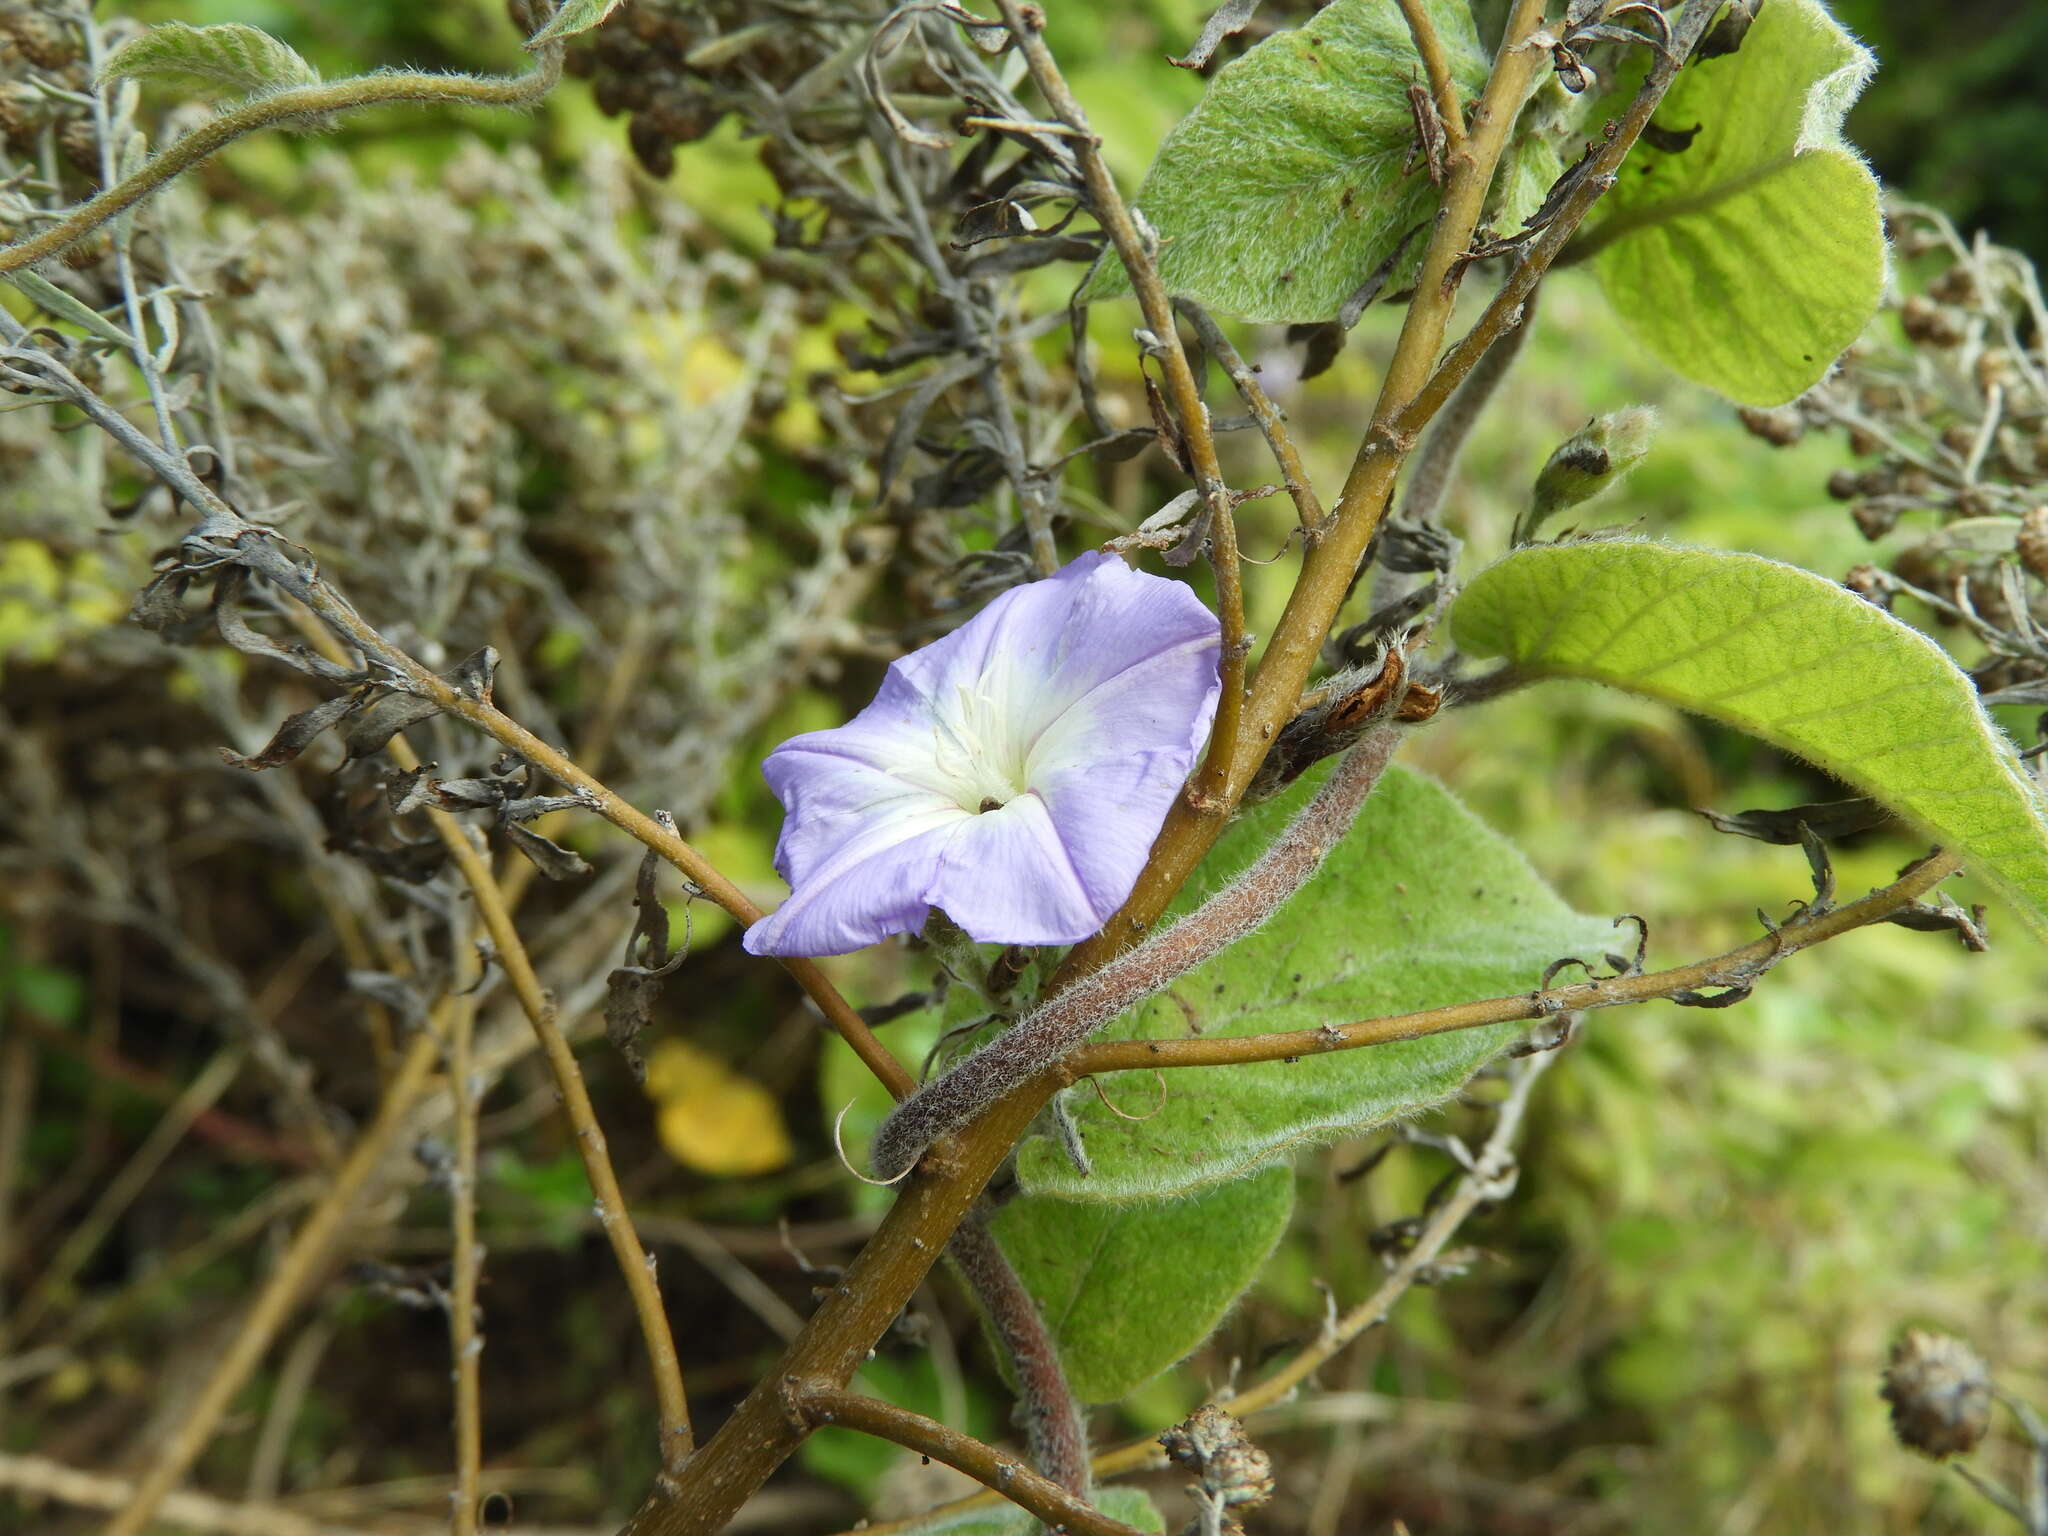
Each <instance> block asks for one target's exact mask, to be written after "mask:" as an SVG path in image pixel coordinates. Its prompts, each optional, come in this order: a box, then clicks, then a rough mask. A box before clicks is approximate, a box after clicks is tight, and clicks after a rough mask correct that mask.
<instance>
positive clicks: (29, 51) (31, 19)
mask: <svg viewBox="0 0 2048 1536" xmlns="http://www.w3.org/2000/svg"><path fill="white" fill-rule="evenodd" d="M0 31H4V32H5V33H6V34H7V35H8V36H9V37H10V38H12V39H13V41H14V45H15V47H16V48H18V49H20V50H21V56H22V57H23V58H25V59H27V60H28V61H29V63H31V64H33V65H35V67H36V68H38V69H62V68H64V67H65V66H66V65H68V64H74V63H76V62H77V61H78V57H79V55H80V54H81V53H83V52H84V51H85V50H84V47H83V45H82V44H81V43H80V41H79V37H78V34H77V33H76V32H74V31H73V30H72V29H71V28H70V27H68V26H66V25H65V24H64V23H63V22H62V21H61V20H59V19H58V18H57V17H55V16H52V15H49V14H47V13H46V12H43V11H11V12H7V13H5V14H0Z"/></svg>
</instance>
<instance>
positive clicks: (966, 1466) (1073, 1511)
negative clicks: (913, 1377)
mask: <svg viewBox="0 0 2048 1536" xmlns="http://www.w3.org/2000/svg"><path fill="white" fill-rule="evenodd" d="M783 1391H784V1395H785V1397H786V1400H787V1402H788V1404H789V1409H790V1412H791V1413H793V1414H795V1415H796V1416H797V1417H798V1418H800V1419H801V1420H802V1421H803V1422H804V1424H805V1425H807V1426H810V1427H816V1426H818V1425H823V1424H830V1425H833V1426H835V1427H836V1428H839V1429H855V1430H859V1431H860V1432H861V1433H862V1434H868V1435H874V1436H877V1437H879V1438H880V1439H883V1440H893V1441H894V1442H895V1443H896V1444H898V1445H901V1446H905V1447H908V1448H909V1449H910V1450H913V1451H916V1452H917V1453H918V1454H919V1455H920V1456H926V1457H929V1458H930V1459H931V1460H933V1461H943V1462H944V1463H945V1464H946V1465H947V1466H949V1467H954V1468H957V1469H958V1470H959V1471H962V1472H965V1473H966V1474H967V1475H968V1476H969V1477H971V1478H973V1479H975V1480H976V1481H977V1482H980V1483H985V1484H986V1485H987V1486H988V1487H990V1488H992V1489H994V1490H995V1491H996V1492H997V1493H999V1494H1001V1495H1002V1496H1003V1497H1004V1498H1006V1499H1008V1500H1009V1501H1010V1502H1011V1503H1013V1504H1015V1505H1017V1506H1018V1507H1019V1508H1022V1509H1027V1510H1029V1511H1030V1512H1031V1513H1032V1514H1034V1515H1036V1516H1038V1518H1039V1519H1041V1520H1043V1521H1044V1522H1045V1523H1046V1524H1047V1525H1048V1526H1050V1527H1052V1528H1053V1529H1054V1530H1059V1531H1067V1532H1071V1533H1072V1536H1139V1532H1138V1529H1137V1527H1136V1526H1131V1525H1125V1524H1124V1523H1123V1522H1122V1521H1121V1520H1112V1519H1110V1517H1109V1516H1107V1515H1105V1514H1103V1513H1102V1511H1100V1510H1098V1509H1096V1508H1094V1507H1093V1506H1092V1505H1090V1504H1089V1503H1088V1502H1087V1501H1086V1500H1085V1499H1083V1498H1081V1497H1080V1496H1079V1495H1077V1494H1074V1493H1070V1492H1068V1491H1067V1490H1066V1489H1065V1488H1062V1487H1061V1486H1060V1485H1059V1484H1058V1483H1055V1482H1053V1481H1052V1480H1051V1479H1050V1478H1045V1477H1040V1476H1039V1475H1038V1474H1037V1473H1036V1472H1033V1471H1032V1470H1031V1469H1030V1468H1029V1467H1027V1466H1025V1465H1024V1463H1022V1462H1021V1461H1018V1460H1016V1459H1015V1458H1013V1457H1010V1456H1006V1455H1004V1454H1003V1452H1001V1451H999V1450H997V1449H996V1448H995V1447H994V1446H991V1445H986V1444H984V1443H983V1442H982V1441H979V1440H977V1439H975V1438H974V1437H973V1436H972V1435H966V1434H962V1433H961V1432H960V1431H959V1430H957V1429H948V1428H947V1427H946V1426H945V1425H943V1424H941V1423H939V1422H937V1421H936V1420H934V1419H928V1418H926V1417H924V1415H922V1414H917V1413H912V1412H911V1411H910V1410H909V1409H907V1408H898V1407H897V1406H896V1405H895V1404H894V1403H885V1402H883V1401H881V1400H880V1399H879V1398H873V1397H863V1396H862V1395H861V1394H860V1393H858V1392H849V1391H846V1390H845V1389H844V1388H841V1387H835V1386H832V1385H831V1384H829V1383H826V1382H811V1381H789V1382H786V1383H785V1384H784V1388H783Z"/></svg>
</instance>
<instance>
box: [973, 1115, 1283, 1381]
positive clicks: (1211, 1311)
mask: <svg viewBox="0 0 2048 1536" xmlns="http://www.w3.org/2000/svg"><path fill="white" fill-rule="evenodd" d="M1125 1081H1126V1082H1129V1081H1134V1079H1128V1078H1127V1079H1125ZM1138 1112H1142V1110H1141V1111H1138ZM1293 1210H1294V1171H1293V1170H1292V1169H1291V1168H1289V1167H1287V1166H1285V1165H1284V1164H1282V1165H1279V1166H1276V1167H1271V1168H1261V1169H1260V1170H1259V1171H1258V1172H1257V1173H1255V1174H1253V1175H1252V1176H1251V1177H1250V1178H1247V1179H1233V1180H1231V1181H1230V1182H1229V1183H1228V1184H1221V1185H1218V1186H1217V1187H1216V1188H1214V1189H1208V1190H1204V1191H1202V1192H1201V1193H1200V1194H1198V1195H1196V1196H1194V1197H1193V1198H1192V1199H1187V1200H1154V1201H1148V1202H1146V1203H1145V1204H1143V1205H1124V1206H1114V1205H1104V1204H1102V1203H1101V1202H1100V1201H1091V1202H1088V1203H1085V1204H1084V1203H1082V1202H1080V1201H1075V1200H1055V1199H1052V1198H1050V1197H1048V1196H1044V1195H1026V1196H1025V1197H1024V1198H1023V1199H1021V1200H1013V1201H1011V1202H1010V1204H1008V1205H1006V1206H1005V1207H1003V1211H1002V1214H1001V1215H1000V1216H999V1217H997V1218H996V1221H995V1233H996V1236H997V1238H998V1239H999V1240H1000V1241H1001V1243H1002V1245H1003V1252H1004V1253H1005V1254H1007V1255H1008V1256H1009V1259H1010V1262H1011V1263H1012V1264H1013V1265H1015V1266H1016V1269H1017V1273H1018V1274H1019V1275H1020V1276H1021V1277H1022V1278H1023V1281H1024V1285H1025V1288H1026V1289H1028V1290H1029V1291H1030V1292H1031V1294H1032V1296H1033V1297H1034V1298H1035V1299H1036V1300H1037V1302H1038V1310H1039V1312H1040V1313H1041V1314H1042V1315H1043V1316H1044V1318H1045V1323H1046V1326H1047V1327H1048V1328H1050V1329H1051V1330H1052V1335H1053V1338H1054V1339H1055V1340H1056V1341H1057V1342H1058V1344H1059V1351H1060V1363H1061V1364H1062V1365H1063V1366H1065V1367H1066V1372H1067V1382H1068V1384H1069V1385H1070V1386H1071V1387H1072V1388H1073V1389H1074V1395H1075V1396H1076V1397H1078V1398H1080V1399H1081V1401H1082V1402H1084V1403H1113V1402H1116V1401H1117V1400H1118V1399H1119V1398H1122V1397H1124V1396H1125V1395H1127V1394H1128V1393H1130V1392H1132V1391H1134V1390H1135V1389H1136V1388H1138V1387H1139V1386H1141V1385H1143V1384H1144V1383H1145V1382H1147V1381H1150V1380H1151V1379H1152V1378H1153V1377H1154V1376H1157V1375H1158V1374H1159V1373H1160V1372H1161V1371H1163V1370H1165V1369H1166V1368H1167V1367H1168V1366H1170V1365H1173V1364H1174V1363H1175V1362H1177V1361H1179V1360H1182V1359H1185V1358H1186V1357H1187V1355H1188V1354H1189V1353H1190V1352H1191V1351H1193V1349H1194V1348H1195V1346H1196V1345H1198V1344H1200V1343H1201V1342H1202V1340H1204V1339H1206V1338H1207V1337H1208V1336H1209V1335H1210V1334H1211V1333H1212V1332H1214V1331H1215V1328H1216V1325H1217V1324H1218V1323H1219V1322H1221V1321H1222V1320H1223V1314H1224V1313H1225V1312H1227V1311H1228V1310H1229V1309H1230V1307H1231V1305H1232V1304H1233V1303H1234V1302H1236V1300H1237V1298H1238V1297H1239V1296H1241V1295H1243V1294H1244V1292H1245V1290H1246V1289H1247V1288H1248V1287H1249V1286H1250V1285H1251V1283H1252V1281H1253V1280H1255V1279H1257V1278H1258V1274H1259V1271H1260V1270H1261V1269H1262V1268H1264V1267H1265V1263H1266V1260H1267V1258H1268V1257H1269V1256H1271V1254H1272V1252H1273V1248H1274V1246H1275V1245H1276V1244H1277V1243H1278V1242H1279V1241H1280V1236H1281V1234H1282V1233H1284V1232H1285V1231H1286V1230H1287V1218H1288V1216H1289V1215H1291V1214H1292V1213H1293ZM1139 1298H1142V1299H1143V1304H1142V1305H1140V1304H1137V1302H1138V1299H1139Z"/></svg>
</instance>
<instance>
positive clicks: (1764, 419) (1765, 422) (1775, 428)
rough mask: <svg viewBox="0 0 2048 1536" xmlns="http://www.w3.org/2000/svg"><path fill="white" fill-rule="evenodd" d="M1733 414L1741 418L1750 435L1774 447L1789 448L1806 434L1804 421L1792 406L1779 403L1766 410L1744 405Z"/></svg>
mask: <svg viewBox="0 0 2048 1536" xmlns="http://www.w3.org/2000/svg"><path fill="white" fill-rule="evenodd" d="M1735 414H1736V415H1737V416H1739V417H1741V418H1742V424H1743V426H1744V427H1746V428H1748V429H1749V433H1750V435H1751V436H1752V437H1760V438H1762V439H1763V440H1764V441H1765V442H1767V443H1770V444H1772V445H1774V446H1775V447H1779V448H1789V447H1790V446H1791V445H1792V444H1794V443H1796V442H1798V441H1799V439H1800V438H1802V437H1804V436H1805V435H1806V422H1805V420H1804V419H1803V418H1801V416H1800V414H1799V412H1798V410H1797V409H1796V408H1795V407H1793V406H1789V405H1781V406H1779V407H1778V408H1777V409H1776V410H1768V411H1766V410H1758V409H1757V408H1756V407H1754V406H1747V405H1746V406H1744V407H1743V408H1742V409H1741V410H1739V411H1737V412H1736V413H1735Z"/></svg>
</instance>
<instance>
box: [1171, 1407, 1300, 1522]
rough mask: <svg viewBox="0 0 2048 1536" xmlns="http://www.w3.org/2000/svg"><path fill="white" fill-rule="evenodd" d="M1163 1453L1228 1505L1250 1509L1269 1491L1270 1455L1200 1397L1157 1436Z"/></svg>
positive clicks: (1271, 1494) (1271, 1461) (1266, 1496)
mask: <svg viewBox="0 0 2048 1536" xmlns="http://www.w3.org/2000/svg"><path fill="white" fill-rule="evenodd" d="M1159 1443H1160V1445H1161V1446H1162V1447H1164V1448H1165V1451H1166V1454H1167V1456H1168V1457H1169V1458H1170V1459H1171V1460H1172V1461H1173V1462H1174V1463H1175V1464H1177V1465H1179V1466H1183V1467H1186V1468H1187V1469H1188V1470H1189V1471H1191V1472H1193V1473H1195V1474H1196V1475H1197V1476H1199V1477H1200V1478H1201V1479H1202V1487H1203V1488H1204V1489H1206V1490H1207V1491H1208V1492H1209V1493H1210V1494H1212V1495H1214V1496H1215V1498H1216V1499H1217V1501H1218V1502H1220V1503H1222V1504H1223V1505H1225V1506H1227V1507H1234V1508H1239V1509H1251V1508H1255V1507H1257V1506H1258V1505H1260V1504H1263V1503H1265V1502H1266V1500H1268V1499H1270V1498H1271V1497H1272V1496H1273V1459H1272V1458H1271V1457H1270V1456H1268V1455H1267V1454H1266V1453H1265V1452H1264V1451H1262V1450H1260V1449H1259V1448H1258V1447H1257V1446H1255V1445H1253V1444H1252V1442H1251V1439H1250V1437H1249V1436H1247V1435H1246V1434H1245V1432H1244V1426H1243V1425H1242V1424H1240V1423H1239V1422H1238V1421H1237V1420H1236V1419H1234V1418H1232V1417H1231V1416H1230V1415H1229V1414H1227V1413H1225V1412H1224V1411H1223V1410H1222V1409H1221V1408H1218V1407H1217V1406H1216V1405H1215V1404H1214V1403H1204V1404H1203V1405H1202V1406H1201V1407H1199V1408H1197V1409H1196V1410H1195V1411H1194V1413H1193V1414H1191V1415H1190V1416H1189V1417H1188V1418H1187V1419H1185V1420H1183V1421H1182V1422H1181V1423H1179V1424H1176V1425H1175V1426H1174V1427H1173V1428H1172V1429H1169V1430H1167V1431H1166V1433H1164V1434H1163V1435H1161V1436H1160V1437H1159Z"/></svg>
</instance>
